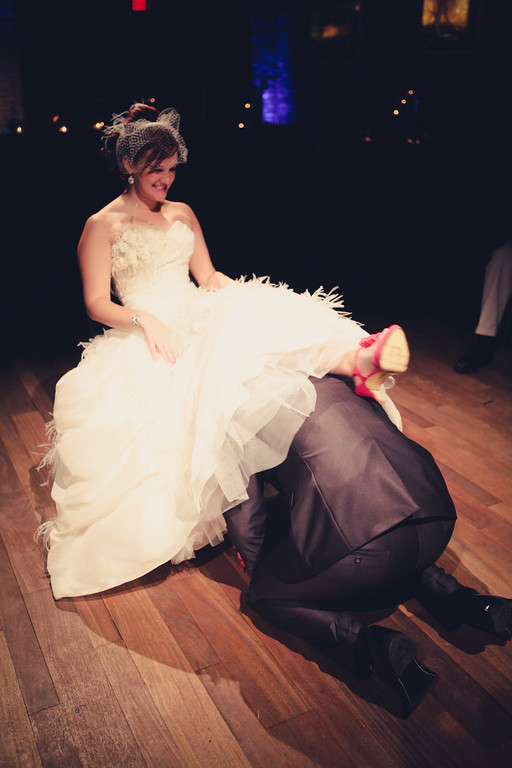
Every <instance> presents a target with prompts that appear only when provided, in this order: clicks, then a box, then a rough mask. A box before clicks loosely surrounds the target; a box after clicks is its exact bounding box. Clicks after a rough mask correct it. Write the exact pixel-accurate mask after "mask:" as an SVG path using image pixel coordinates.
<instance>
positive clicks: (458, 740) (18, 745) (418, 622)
mask: <svg viewBox="0 0 512 768" xmlns="http://www.w3.org/2000/svg"><path fill="white" fill-rule="evenodd" d="M467 340H468V338H467V337H466V338H464V337H463V336H461V335H459V336H457V334H454V333H453V332H450V331H449V330H448V329H447V328H445V327H442V326H439V327H438V328H436V329H432V328H431V327H430V328H429V336H428V341H427V336H426V334H425V333H423V331H422V329H421V327H420V326H418V327H415V329H414V330H413V331H412V332H411V347H412V364H411V368H410V371H409V373H408V374H406V375H405V376H403V377H402V379H401V380H400V382H399V383H398V385H397V387H396V388H395V390H394V399H395V401H396V402H397V404H398V405H399V407H400V409H401V412H402V414H403V417H404V427H405V432H406V433H407V434H408V435H409V436H410V437H412V438H413V439H415V440H417V441H418V442H420V443H422V444H423V445H424V446H426V447H427V448H428V449H429V450H430V451H432V452H433V454H434V456H435V457H436V459H437V461H438V462H439V464H440V466H441V469H442V471H443V473H444V476H445V478H446V480H447V482H448V485H449V488H450V490H451V492H452V495H453V498H454V500H455V503H456V506H457V509H458V514H459V520H458V522H457V526H456V530H455V534H454V536H453V539H452V541H451V543H450V545H449V547H448V549H447V551H446V552H445V554H444V555H443V557H442V560H441V561H440V562H441V564H442V565H443V566H444V567H445V568H447V569H448V570H449V571H450V572H452V573H454V574H455V575H456V577H457V578H458V579H459V580H460V581H461V582H463V583H465V584H467V585H469V586H473V587H476V588H477V589H479V590H481V591H483V592H489V593H494V594H502V595H508V596H512V471H511V468H512V369H511V367H510V361H509V360H508V359H507V355H506V354H505V353H501V354H500V355H498V358H497V360H496V361H495V363H494V364H493V365H492V366H489V367H488V368H486V369H485V370H484V371H482V372H480V373H479V374H478V375H475V376H471V377H463V376H458V375H457V374H455V373H454V372H453V371H452V369H451V366H452V364H453V361H454V360H455V359H456V357H457V356H458V354H459V353H460V351H462V349H463V347H464V344H465V343H466V342H467ZM68 364H69V361H64V363H62V364H61V365H59V366H57V365H56V366H52V367H48V365H46V367H45V365H42V364H41V363H36V362H33V361H31V362H28V361H27V360H25V361H24V362H23V363H19V364H13V365H12V366H10V367H9V366H7V367H6V369H5V370H4V371H3V373H2V378H1V390H0V429H1V443H0V448H1V451H2V459H1V463H0V473H1V474H0V481H1V489H0V490H1V505H0V532H1V539H0V545H1V546H0V571H1V573H0V591H1V602H0V612H1V613H0V618H1V628H0V629H1V631H0V660H1V666H2V669H1V672H0V686H1V691H0V718H1V746H0V752H1V754H0V765H1V766H2V768H14V767H15V766H47V767H49V766H51V767H52V768H75V766H91V767H92V768H129V767H131V766H148V767H150V768H153V767H156V766H158V767H162V768H170V767H174V766H187V767H188V766H212V767H213V766H229V768H234V767H235V766H258V767H261V768H263V767H264V766H265V767H266V768H282V767H283V768H284V766H293V768H297V767H298V766H322V768H336V766H343V768H345V767H347V768H348V767H349V766H357V768H363V767H364V766H370V767H371V768H374V767H375V768H377V767H378V768H386V767H389V768H391V767H393V768H396V767H397V766H399V767H408V766H411V768H412V767H414V768H423V767H424V768H431V767H433V766H436V767H438V766H441V767H444V766H450V768H470V767H471V766H475V767H476V766H478V768H484V767H485V766H493V767H494V768H500V766H511V765H512V642H510V643H508V645H507V644H505V643H504V642H503V641H501V640H498V639H493V638H491V637H490V636H487V635H485V634H483V633H481V632H479V631H477V630H474V629H471V628H467V627H465V628H463V629H460V630H457V631H456V632H452V633H448V632H446V631H445V630H443V628H442V627H441V626H440V625H438V624H436V623H435V621H434V620H433V619H431V618H430V617H429V616H428V615H427V614H426V613H425V611H424V610H423V609H422V608H421V607H420V606H419V605H418V604H417V603H415V602H414V601H412V602H410V603H408V604H407V605H404V606H401V608H400V610H398V611H396V612H395V613H394V614H392V615H385V616H382V615H381V616H380V619H381V621H382V623H383V624H385V625H387V626H391V627H395V628H401V629H403V630H404V631H406V632H407V633H408V634H409V635H410V636H411V637H413V638H414V640H415V641H416V643H417V645H418V648H419V654H418V655H419V657H420V658H421V659H423V660H425V661H426V662H427V664H428V665H429V666H430V667H432V668H433V669H434V670H436V671H437V672H438V674H439V675H440V678H441V679H440V681H439V682H438V683H437V685H436V687H435V688H434V689H433V691H432V693H430V694H429V695H428V696H427V698H426V699H425V700H424V702H423V703H422V704H421V706H420V707H419V709H418V710H417V711H416V712H415V713H414V715H413V716H412V717H410V718H409V719H408V720H405V721H404V720H401V719H398V718H397V717H395V716H394V715H393V714H392V713H391V712H389V711H388V710H387V709H386V707H385V706H384V703H383V700H382V698H381V695H380V692H379V689H378V687H377V685H376V683H375V681H373V680H370V681H369V682H367V683H362V682H359V681H357V680H354V679H353V678H352V677H350V675H348V674H347V673H345V672H344V671H343V670H342V669H341V668H339V667H337V666H336V665H335V664H334V663H332V662H328V661H326V660H325V659H323V658H322V657H321V656H320V655H319V654H317V653H315V652H314V651H313V650H312V649H311V648H310V647H309V646H308V645H307V644H305V643H303V642H301V641H298V640H296V639H293V638H291V637H288V636H286V635H284V634H282V633H278V632H275V631H273V630H272V629H271V628H270V627H268V626H265V625H264V624H263V623H262V622H261V621H259V620H258V619H257V617H256V616H255V615H254V614H252V613H251V612H250V611H246V610H245V609H244V610H243V612H241V611H240V605H241V604H242V606H243V598H244V593H245V590H246V585H247V580H246V578H245V576H244V574H243V573H242V572H241V570H240V568H239V566H238V564H237V562H236V561H235V559H234V557H233V555H232V553H231V550H230V549H229V548H227V549H224V551H219V552H215V553H213V555H214V556H213V557H212V558H210V559H208V558H204V561H202V562H200V561H196V562H195V563H190V564H188V563H187V564H185V565H183V566H180V567H174V568H169V567H162V568H160V569H158V571H156V572H153V573H152V574H150V575H149V576H147V577H146V578H144V579H141V580H140V581H138V582H135V583H132V584H130V585H129V586H125V587H123V588H120V589H116V590H113V591H111V592H109V593H106V594H103V595H101V596H92V597H86V598H80V599H65V600H61V601H59V602H58V603H55V602H54V600H53V598H52V594H51V590H50V585H49V582H48V579H47V576H46V575H45V569H44V558H43V555H42V552H41V549H40V547H38V546H37V545H36V544H34V542H33V532H34V529H35V527H36V525H37V523H38V522H39V521H40V520H41V518H48V517H50V516H51V515H52V502H51V499H50V495H49V488H48V487H42V486H41V485H40V482H41V479H40V477H39V476H38V474H37V472H36V470H35V465H36V464H37V462H38V457H37V455H36V454H37V452H38V450H40V449H38V447H37V446H38V445H39V444H41V443H43V442H44V439H45V438H44V420H45V419H47V418H48V412H49V411H50V410H51V402H52V398H53V388H54V384H55V381H56V379H57V378H58V376H59V375H60V374H61V373H62V371H63V370H64V369H65V368H66V365H68Z"/></svg>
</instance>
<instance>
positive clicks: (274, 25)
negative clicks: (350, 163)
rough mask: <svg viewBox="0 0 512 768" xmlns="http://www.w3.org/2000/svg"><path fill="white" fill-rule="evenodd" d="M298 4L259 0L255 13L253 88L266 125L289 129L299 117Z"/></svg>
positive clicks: (253, 17) (292, 1)
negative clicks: (294, 19) (295, 15)
mask: <svg viewBox="0 0 512 768" xmlns="http://www.w3.org/2000/svg"><path fill="white" fill-rule="evenodd" d="M294 5H295V1H294V0H257V2H255V3H254V7H253V12H252V61H253V67H252V69H253V84H254V87H255V89H256V91H257V92H258V93H259V97H260V99H261V117H262V120H263V122H264V123H273V124H274V125H288V124H290V123H294V122H296V121H297V120H298V119H299V117H300V114H299V106H298V97H297V82H296V81H297V77H296V59H295V45H294V42H295V37H294V27H293V22H292V13H293V11H294Z"/></svg>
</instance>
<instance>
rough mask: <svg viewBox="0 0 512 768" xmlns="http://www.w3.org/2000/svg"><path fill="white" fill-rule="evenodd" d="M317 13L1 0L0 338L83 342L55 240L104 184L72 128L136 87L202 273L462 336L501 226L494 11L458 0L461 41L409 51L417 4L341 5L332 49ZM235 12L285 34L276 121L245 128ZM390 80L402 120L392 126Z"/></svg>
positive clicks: (282, 6)
mask: <svg viewBox="0 0 512 768" xmlns="http://www.w3.org/2000/svg"><path fill="white" fill-rule="evenodd" d="M319 5H322V3H320V4H319V3H315V2H314V1H313V0H287V1H286V0H275V2H273V1H272V0H261V1H260V2H257V0H253V2H244V1H243V0H227V2H222V3H220V2H219V3H214V2H208V3H203V2H190V3H185V2H183V1H182V2H179V3H175V2H172V0H167V1H166V0H152V3H151V9H150V11H149V12H147V13H133V12H132V11H131V4H130V2H127V0H109V2H104V3H101V2H96V3H71V2H64V1H63V0H54V2H52V3H48V4H45V3H42V2H33V1H30V0H18V2H17V3H15V10H16V24H17V34H18V46H19V59H20V68H21V76H22V85H23V102H24V119H23V134H21V135H9V134H2V135H1V136H0V163H1V168H2V191H3V196H4V200H3V203H2V211H3V214H4V224H3V227H2V229H3V232H4V233H5V238H4V245H3V248H2V254H3V268H4V274H5V280H3V281H2V288H1V300H2V306H3V308H4V311H5V317H6V318H7V319H8V326H9V329H11V328H12V331H11V330H9V333H8V334H6V337H7V338H6V340H5V344H6V345H8V344H9V340H11V341H14V344H15V346H16V348H17V349H19V348H23V347H24V346H25V345H32V346H33V345H34V342H35V344H36V345H37V346H39V348H40V349H41V350H43V351H47V352H56V353H60V352H65V351H66V350H68V349H70V348H71V347H72V348H74V346H75V344H76V341H77V340H78V339H79V338H82V339H83V338H87V337H88V336H89V326H88V323H87V320H86V317H85V313H84V311H83V305H82V299H81V291H80V280H79V274H78V270H77V266H76V245H77V242H78V239H79V236H80V233H81V230H82V227H83V224H84V221H85V219H86V218H87V216H88V215H90V214H91V213H92V212H94V211H95V210H97V209H98V208H100V207H101V206H103V205H104V204H106V203H107V202H108V201H109V200H110V199H112V198H113V197H114V196H115V195H117V194H119V193H120V191H121V190H122V186H121V184H120V182H119V180H116V179H115V178H113V177H111V176H109V174H108V173H107V171H106V169H105V167H104V165H103V160H102V157H101V155H100V152H99V148H100V145H101V144H100V134H99V133H98V132H97V131H95V130H93V129H92V127H91V126H92V124H93V122H94V121H96V120H105V121H106V120H108V119H109V118H110V115H111V114H112V112H120V111H123V110H125V109H127V108H128V107H129V105H130V104H131V103H132V102H133V101H138V100H142V99H148V98H149V97H150V96H154V97H155V98H156V106H157V107H159V108H164V107H167V106H171V105H172V106H175V107H176V108H177V109H178V110H179V111H180V113H181V115H182V132H183V135H184V137H185V139H186V141H187V144H188V147H189V158H190V160H189V163H188V165H187V166H185V167H184V168H182V169H180V170H179V173H178V177H177V180H176V182H175V186H174V187H173V189H172V191H171V193H170V197H171V198H172V199H177V200H183V201H185V202H187V203H189V204H190V205H191V206H192V207H193V208H194V210H195V211H196V213H197V215H198V217H199V220H200V221H201V223H202V226H203V229H204V231H205V235H206V239H207V242H208V244H209V247H210V251H211V255H212V259H213V261H214V263H215V265H216V266H217V268H218V269H221V270H223V271H225V272H227V273H228V274H230V275H232V276H237V275H240V274H248V275H251V274H252V273H256V274H258V275H263V274H268V275H270V277H271V279H272V280H273V281H274V282H278V281H281V280H283V281H285V282H287V283H289V284H290V285H291V286H292V287H293V288H295V289H297V290H304V289H306V288H310V289H313V290H314V289H316V288H317V287H318V286H319V285H323V286H324V287H325V288H326V289H330V288H332V287H333V286H339V287H340V290H341V292H342V293H343V295H344V296H345V303H346V307H347V309H349V310H350V311H351V312H352V313H353V314H354V316H355V317H356V318H357V319H359V320H361V321H363V322H364V323H366V322H370V320H371V321H373V319H374V318H376V317H379V318H382V322H383V323H384V324H385V323H390V322H402V323H406V322H407V320H408V318H414V317H415V316H417V315H421V316H425V315H428V314H432V315H436V316H440V317H441V318H443V319H446V320H447V321H448V322H450V323H452V324H454V326H457V327H460V328H468V329H472V328H473V326H474V324H475V322H476V319H477V316H478V310H479V301H480V292H481V285H482V277H483V269H484V266H485V263H486V261H487V260H488V258H489V256H490V253H491V250H492V248H493V247H496V245H498V244H499V243H500V242H502V241H503V240H504V239H506V238H507V237H509V236H510V234H511V222H510V219H511V216H510V211H511V198H512V195H511V175H510V171H511V167H510V166H511V152H510V147H511V137H512V130H511V129H512V119H511V118H512V106H511V101H512V99H511V85H510V83H511V79H510V75H511V74H512V72H511V70H512V66H511V63H512V53H511V51H512V45H511V41H510V30H511V29H512V26H511V24H510V22H511V21H512V8H511V5H512V4H511V3H510V2H508V0H501V1H500V0H473V3H472V5H471V15H470V24H469V27H468V30H467V33H466V34H465V36H464V37H463V38H459V39H456V40H455V39H454V40H451V39H440V40H437V41H428V40H427V39H426V38H425V34H424V30H422V27H421V9H422V2H421V0H389V2H388V1H387V0H382V2H381V0H361V2H360V3H359V6H360V9H359V10H358V12H357V18H356V22H355V26H354V32H353V35H352V43H351V46H350V48H349V49H348V50H342V49H340V48H335V47H334V48H332V49H329V48H328V47H324V48H318V47H315V45H314V44H313V43H312V39H311V19H312V14H314V12H315V10H318V7H319ZM325 5H326V3H323V6H325ZM334 5H335V3H334ZM255 11H257V12H258V13H261V12H263V13H264V14H265V13H266V14H268V15H269V18H270V19H271V18H274V17H275V16H276V14H277V16H278V17H280V18H285V19H286V21H287V23H288V24H290V25H291V29H292V35H291V41H292V43H291V44H292V53H293V56H294V57H295V60H296V62H297V68H296V72H297V77H296V88H297V93H296V98H297V103H298V104H299V106H300V119H299V120H298V121H297V122H295V123H294V124H291V125H267V124H263V123H262V122H261V120H260V119H259V116H258V114H257V113H256V114H254V111H253V112H252V117H250V119H249V120H246V118H247V117H248V116H249V115H248V114H246V113H244V110H243V104H244V102H245V101H251V102H252V103H254V101H255V98H257V95H258V94H257V93H256V92H255V88H254V86H253V83H252V74H251V61H252V45H251V18H253V16H252V15H253V14H254V13H255ZM410 88H412V89H414V90H415V92H416V93H417V94H418V95H419V109H418V113H417V115H416V116H415V117H414V122H413V123H412V124H408V123H407V121H402V122H400V123H398V122H397V121H396V120H394V119H393V117H392V116H391V115H392V109H393V107H394V105H395V103H397V100H399V99H400V98H401V96H402V95H403V94H404V93H406V92H407V90H408V89H410ZM54 115H59V124H62V123H65V124H66V125H67V126H68V127H69V132H68V133H67V134H61V133H59V132H58V130H57V129H56V125H55V124H54V123H53V122H52V118H53V116H54ZM240 119H244V120H245V121H246V127H245V128H244V129H239V128H238V127H237V125H238V122H239V120H240ZM411 135H412V136H413V137H414V141H413V143H408V142H407V138H408V137H410V136H411ZM369 139H371V140H369ZM369 330H370V331H372V330H375V329H374V328H373V327H370V328H369Z"/></svg>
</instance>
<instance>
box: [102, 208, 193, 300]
mask: <svg viewBox="0 0 512 768" xmlns="http://www.w3.org/2000/svg"><path fill="white" fill-rule="evenodd" d="M193 251H194V233H193V232H192V230H191V229H190V228H189V227H188V226H187V225H186V224H185V223H184V222H183V221H180V220H177V221H175V222H174V223H173V224H172V225H171V226H170V228H169V229H168V230H163V229H160V228H159V227H155V226H152V225H148V226H142V227H141V226H137V227H135V226H134V227H130V228H128V229H126V230H124V231H123V232H122V233H121V234H120V235H119V237H118V238H117V240H116V241H115V242H114V243H113V245H112V278H113V282H114V287H115V290H116V293H117V295H118V297H119V299H120V300H121V301H122V303H123V304H125V305H126V306H134V307H137V308H140V309H146V310H149V311H155V310H158V308H159V307H161V306H162V305H163V303H164V304H165V305H168V303H169V300H170V298H171V296H172V295H173V294H174V298H176V293H181V292H184V293H187V292H188V291H189V289H190V288H195V286H194V285H193V283H192V282H191V280H190V276H189V264H190V258H191V256H192V253H193Z"/></svg>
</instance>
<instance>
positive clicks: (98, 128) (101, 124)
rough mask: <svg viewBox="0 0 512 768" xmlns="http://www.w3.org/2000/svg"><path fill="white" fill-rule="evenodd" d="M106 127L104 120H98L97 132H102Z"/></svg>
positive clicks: (95, 124)
mask: <svg viewBox="0 0 512 768" xmlns="http://www.w3.org/2000/svg"><path fill="white" fill-rule="evenodd" d="M104 125H105V123H104V122H103V120H98V122H97V123H94V128H95V129H96V130H97V131H101V129H102V128H103V126H104Z"/></svg>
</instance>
